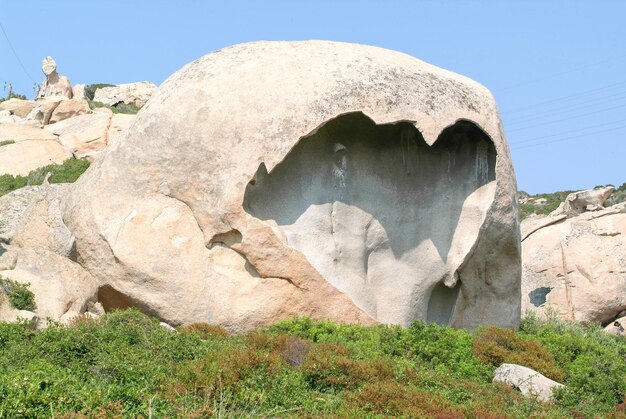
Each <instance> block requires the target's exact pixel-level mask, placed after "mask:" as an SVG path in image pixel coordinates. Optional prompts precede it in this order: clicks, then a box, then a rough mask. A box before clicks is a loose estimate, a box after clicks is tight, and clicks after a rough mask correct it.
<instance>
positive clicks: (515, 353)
mask: <svg viewBox="0 0 626 419" xmlns="http://www.w3.org/2000/svg"><path fill="white" fill-rule="evenodd" d="M472 352H473V353H474V354H475V355H476V356H477V357H478V358H480V359H481V360H482V361H483V362H485V363H487V364H491V365H492V366H494V367H499V366H500V365H502V364H503V363H508V364H518V365H523V366H525V367H528V368H532V369H534V370H535V371H538V372H540V373H541V374H543V375H545V376H546V377H549V378H552V379H553V380H555V381H563V378H564V377H565V372H564V371H563V370H562V369H561V368H559V367H558V365H557V364H556V362H555V360H554V357H553V356H552V354H550V352H549V351H548V350H547V349H546V348H544V347H543V346H541V344H540V343H539V342H537V341H536V340H534V339H532V338H530V337H527V336H522V335H520V334H518V333H517V332H515V331H514V330H512V329H504V328H501V327H496V326H487V327H483V328H481V329H479V330H478V332H477V333H476V335H475V336H474V342H473V347H472Z"/></svg>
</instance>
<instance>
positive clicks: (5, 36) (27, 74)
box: [0, 22, 37, 84]
mask: <svg viewBox="0 0 626 419" xmlns="http://www.w3.org/2000/svg"><path fill="white" fill-rule="evenodd" d="M0 29H2V33H3V34H4V38H5V39H6V40H7V43H8V44H9V47H10V48H11V51H13V55H15V59H17V62H18V63H20V66H21V67H22V70H24V73H25V74H26V76H28V78H29V79H30V80H31V81H32V82H33V83H35V84H37V82H36V81H35V79H33V78H32V77H31V75H30V74H29V73H28V70H26V66H24V63H22V60H20V57H19V56H18V55H17V52H16V51H15V48H13V44H12V43H11V40H9V36H8V35H7V32H6V31H5V30H4V26H3V25H2V22H0Z"/></svg>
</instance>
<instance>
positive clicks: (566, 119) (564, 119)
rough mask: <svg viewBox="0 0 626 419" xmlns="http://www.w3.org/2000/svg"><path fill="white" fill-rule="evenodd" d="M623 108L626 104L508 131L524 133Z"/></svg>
mask: <svg viewBox="0 0 626 419" xmlns="http://www.w3.org/2000/svg"><path fill="white" fill-rule="evenodd" d="M623 107H626V103H622V104H620V105H617V106H613V107H610V108H604V109H598V110H597V111H595V112H587V113H583V114H578V115H572V116H569V117H567V118H561V119H554V120H552V121H546V122H542V123H540V124H534V125H528V126H525V127H520V128H515V129H511V130H508V132H517V131H524V130H527V129H531V128H537V127H542V126H544V125H551V124H555V123H557V122H561V121H569V120H571V119H575V118H580V117H584V116H588V115H595V114H598V113H601V112H606V111H612V110H613V109H619V108H623Z"/></svg>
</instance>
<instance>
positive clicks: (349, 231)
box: [244, 112, 496, 324]
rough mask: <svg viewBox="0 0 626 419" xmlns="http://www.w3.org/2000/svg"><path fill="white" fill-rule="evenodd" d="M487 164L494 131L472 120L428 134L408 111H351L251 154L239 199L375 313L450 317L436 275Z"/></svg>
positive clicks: (492, 157) (396, 318)
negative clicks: (403, 114) (279, 152)
mask: <svg viewBox="0 0 626 419" xmlns="http://www.w3.org/2000/svg"><path fill="white" fill-rule="evenodd" d="M495 165H496V151H495V147H494V145H493V142H492V141H491V139H490V138H489V137H488V136H487V134H485V133H484V132H483V131H482V130H481V129H480V128H478V127H477V126H476V125H475V124H473V123H472V122H470V121H465V120H460V121H458V122H457V123H455V124H454V125H452V126H450V127H448V128H446V129H445V130H444V131H443V132H442V133H441V134H440V136H439V137H438V139H437V141H436V142H435V143H434V144H433V145H432V146H429V145H428V144H427V143H426V142H425V141H424V138H423V137H422V135H421V134H420V132H419V131H418V130H417V129H416V128H415V126H414V125H413V124H412V123H410V122H397V123H391V124H382V125H376V124H375V123H374V121H372V120H371V119H370V118H368V117H367V116H366V115H364V114H363V113H361V112H354V113H349V114H344V115H340V116H338V117H336V118H334V119H332V120H330V121H328V122H327V123H325V124H324V125H323V126H321V127H320V128H319V129H318V130H317V131H316V132H315V133H313V134H311V135H310V136H307V137H304V138H302V139H301V140H300V141H299V142H298V143H297V144H296V145H295V146H294V147H293V149H292V150H291V151H290V152H289V154H288V155H287V156H286V157H285V158H284V159H283V161H282V162H281V163H280V164H278V165H277V166H276V167H275V168H274V169H273V170H272V172H271V173H268V172H267V169H266V167H265V165H264V164H261V165H260V167H259V169H258V171H257V173H256V175H255V176H254V178H253V179H252V180H251V181H250V182H249V184H248V185H247V188H246V191H245V196H244V209H245V210H246V211H247V212H248V213H249V214H251V215H253V216H254V217H256V218H259V219H261V220H266V221H269V220H273V221H274V222H276V224H277V225H278V228H279V230H280V231H281V233H282V234H283V235H284V239H285V241H286V242H287V244H288V245H289V246H290V247H292V248H295V249H297V250H299V251H300V252H302V253H303V254H304V255H305V256H306V257H307V259H308V260H309V262H310V263H311V264H312V265H313V266H314V267H315V268H316V269H317V270H318V271H319V272H320V273H321V274H322V276H324V278H325V279H326V280H327V281H329V282H330V283H331V284H333V285H334V286H335V287H336V288H338V289H339V290H340V291H342V292H346V293H347V294H348V295H349V296H350V298H351V299H352V300H353V301H354V302H355V304H356V305H357V306H359V307H360V308H362V309H363V310H365V311H366V312H368V313H369V314H370V315H372V316H373V317H374V318H376V319H378V320H380V321H383V322H389V323H400V324H408V323H410V322H411V321H413V320H416V319H421V320H426V321H435V322H438V323H443V324H448V323H449V322H450V321H451V318H452V315H453V312H454V308H455V305H456V300H457V296H458V292H459V287H460V281H459V282H457V283H456V285H455V286H453V287H451V288H450V287H447V286H446V285H444V284H443V279H444V278H445V277H447V276H448V277H449V276H450V275H451V272H449V270H450V267H449V266H447V262H448V253H449V252H450V250H451V248H452V247H454V243H455V242H454V241H455V240H457V241H458V239H455V237H457V235H455V232H456V231H457V227H459V228H460V226H459V220H460V219H462V220H467V219H468V217H465V218H462V217H461V215H462V211H468V210H467V209H464V204H465V207H466V208H467V207H468V203H469V204H471V203H472V202H473V201H471V199H468V197H470V196H483V195H484V194H483V195H480V194H476V193H475V192H476V191H477V190H479V188H481V187H483V186H485V185H488V184H490V183H491V182H493V181H494V180H495ZM472 194H474V195H472ZM475 200H476V202H474V204H473V205H469V207H472V208H477V207H480V210H481V211H483V212H486V211H487V209H488V207H489V206H490V204H491V202H492V201H493V195H491V197H490V199H488V200H485V199H482V200H479V199H477V198H476V199H475ZM466 201H467V202H466ZM470 218H471V217H470ZM472 219H474V218H472ZM269 222H271V221H269ZM463 222H467V221H463ZM480 223H482V221H480ZM475 227H476V228H475V230H476V234H477V233H478V228H479V227H480V226H475ZM457 247H458V246H457ZM469 251H470V249H468V252H469Z"/></svg>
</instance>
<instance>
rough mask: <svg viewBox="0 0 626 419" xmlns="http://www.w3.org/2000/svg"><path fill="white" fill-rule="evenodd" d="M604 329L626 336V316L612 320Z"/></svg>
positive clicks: (613, 333) (616, 334)
mask: <svg viewBox="0 0 626 419" xmlns="http://www.w3.org/2000/svg"><path fill="white" fill-rule="evenodd" d="M604 331H605V332H607V333H610V334H612V335H615V336H626V316H624V317H620V318H619V319H615V320H614V321H612V322H610V323H609V324H608V325H607V326H606V327H605V328H604Z"/></svg>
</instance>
